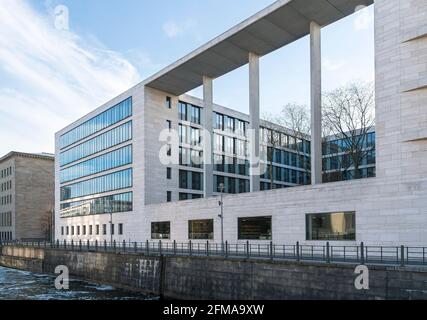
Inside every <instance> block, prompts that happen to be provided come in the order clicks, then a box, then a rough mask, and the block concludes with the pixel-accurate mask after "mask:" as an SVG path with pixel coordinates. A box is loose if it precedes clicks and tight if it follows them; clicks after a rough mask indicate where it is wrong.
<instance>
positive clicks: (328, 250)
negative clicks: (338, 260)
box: [326, 241, 331, 263]
mask: <svg viewBox="0 0 427 320" xmlns="http://www.w3.org/2000/svg"><path fill="white" fill-rule="evenodd" d="M330 248H331V246H330V245H329V241H328V242H326V263H331V253H330Z"/></svg>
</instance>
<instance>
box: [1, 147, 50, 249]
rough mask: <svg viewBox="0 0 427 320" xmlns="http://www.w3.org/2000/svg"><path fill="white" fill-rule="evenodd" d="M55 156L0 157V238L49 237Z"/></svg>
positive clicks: (18, 154) (3, 239) (38, 238)
mask: <svg viewBox="0 0 427 320" xmlns="http://www.w3.org/2000/svg"><path fill="white" fill-rule="evenodd" d="M54 160H55V158H54V155H50V154H46V153H42V154H30V153H22V152H10V153H8V154H7V155H5V156H4V157H2V158H0V240H1V241H11V240H30V241H31V240H48V239H50V238H51V236H52V228H53V226H52V223H53V214H54V213H53V211H54Z"/></svg>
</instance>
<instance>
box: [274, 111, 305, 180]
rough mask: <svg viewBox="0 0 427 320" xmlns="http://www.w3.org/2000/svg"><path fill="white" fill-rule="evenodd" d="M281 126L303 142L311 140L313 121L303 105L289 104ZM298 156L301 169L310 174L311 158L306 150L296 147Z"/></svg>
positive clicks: (283, 113)
mask: <svg viewBox="0 0 427 320" xmlns="http://www.w3.org/2000/svg"><path fill="white" fill-rule="evenodd" d="M280 118H281V125H282V126H283V127H285V128H287V129H289V130H291V132H292V135H293V136H294V137H295V138H297V139H299V140H301V141H305V140H309V137H310V133H311V119H310V112H309V108H308V107H307V106H306V105H303V104H297V103H288V104H287V105H285V106H284V107H283V109H282V112H281V117H280ZM296 151H297V155H298V158H299V161H300V164H301V167H302V168H303V169H305V170H306V171H307V172H308V173H310V171H311V164H310V161H309V158H308V157H306V155H305V152H304V150H302V149H301V148H298V146H297V147H296Z"/></svg>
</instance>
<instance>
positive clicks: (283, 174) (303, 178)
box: [261, 165, 310, 185]
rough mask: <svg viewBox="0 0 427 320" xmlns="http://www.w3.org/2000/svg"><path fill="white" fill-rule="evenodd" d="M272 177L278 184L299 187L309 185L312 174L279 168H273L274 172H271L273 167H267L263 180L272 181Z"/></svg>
mask: <svg viewBox="0 0 427 320" xmlns="http://www.w3.org/2000/svg"><path fill="white" fill-rule="evenodd" d="M271 175H273V180H274V181H278V182H284V183H292V184H299V185H307V184H309V182H310V174H309V173H308V172H303V171H299V170H292V169H287V168H283V167H277V166H273V170H271V165H267V166H266V167H265V172H264V173H263V174H262V175H261V179H268V180H271Z"/></svg>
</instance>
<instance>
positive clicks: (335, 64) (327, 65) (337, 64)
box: [323, 59, 346, 71]
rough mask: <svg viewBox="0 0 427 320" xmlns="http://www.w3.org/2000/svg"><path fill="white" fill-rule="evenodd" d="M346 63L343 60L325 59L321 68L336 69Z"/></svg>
mask: <svg viewBox="0 0 427 320" xmlns="http://www.w3.org/2000/svg"><path fill="white" fill-rule="evenodd" d="M345 65H346V63H345V62H344V61H341V60H340V61H332V60H330V59H325V60H324V61H323V68H324V69H325V71H337V70H340V69H341V68H343V67H344V66H345Z"/></svg>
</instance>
